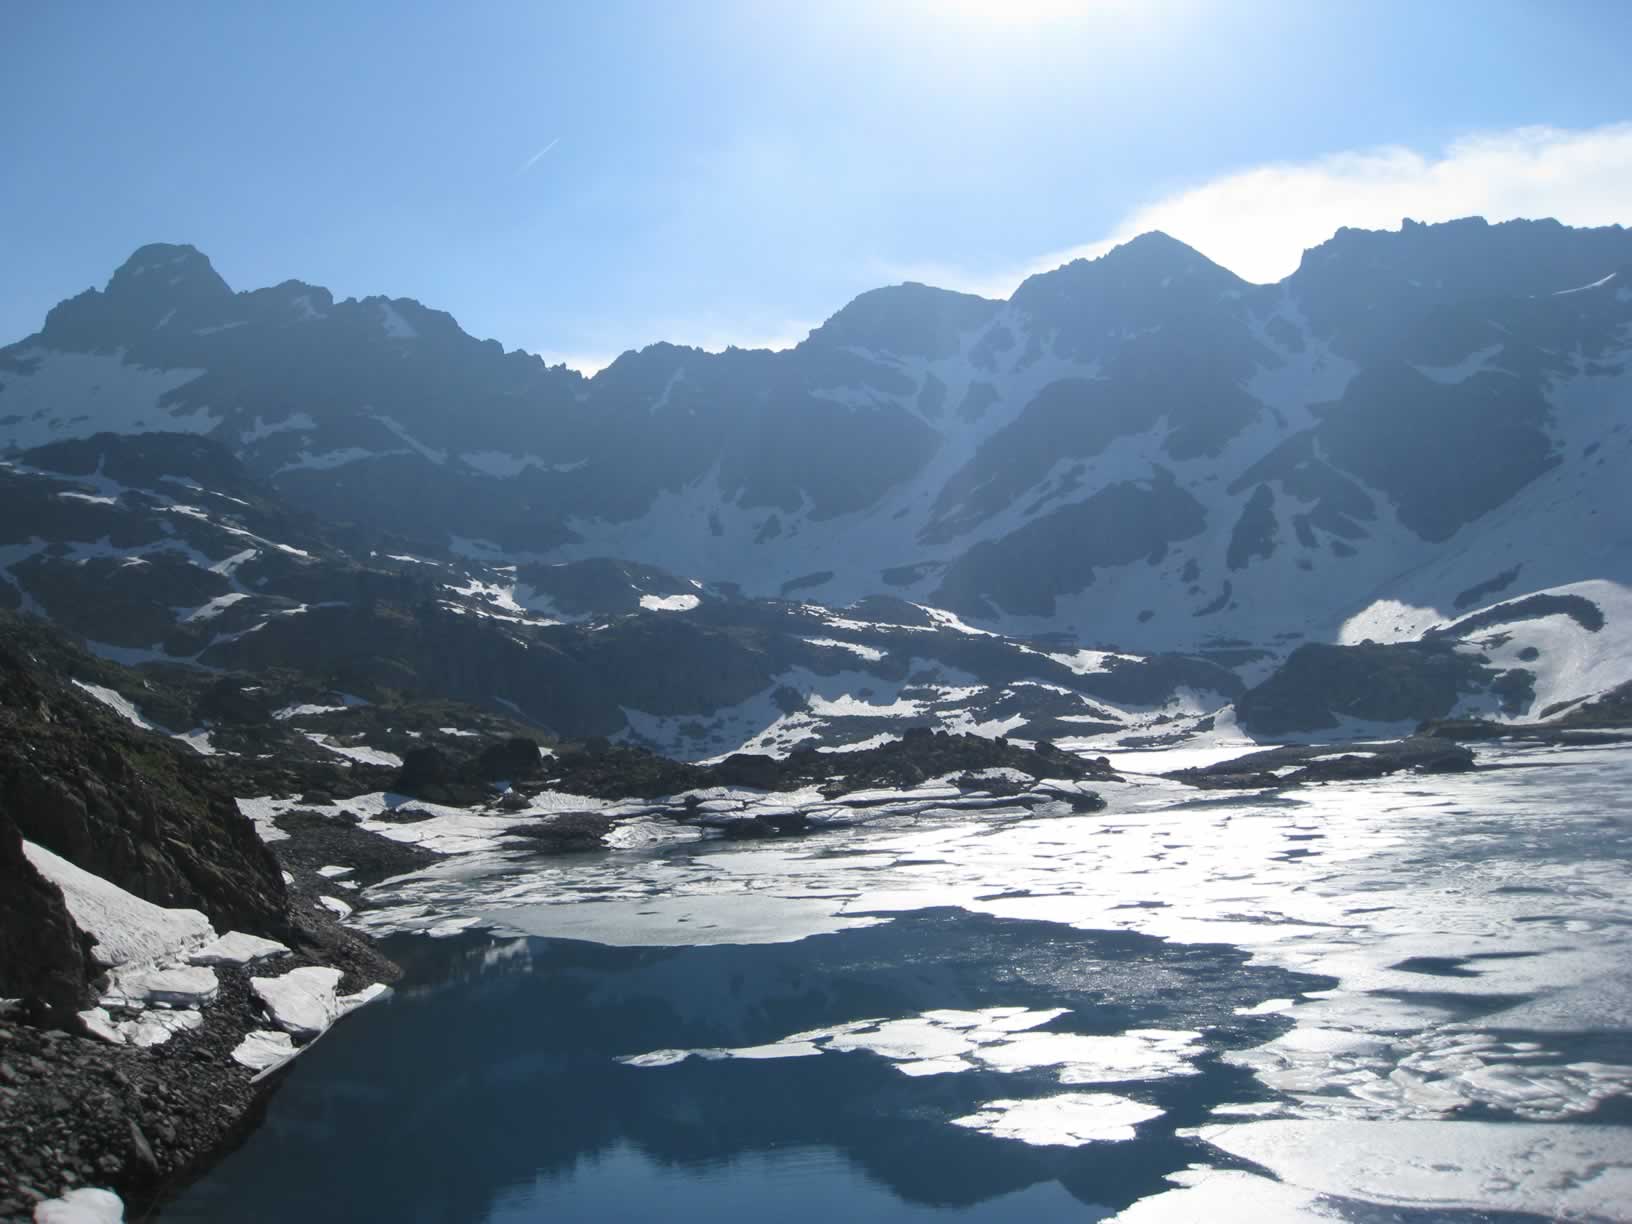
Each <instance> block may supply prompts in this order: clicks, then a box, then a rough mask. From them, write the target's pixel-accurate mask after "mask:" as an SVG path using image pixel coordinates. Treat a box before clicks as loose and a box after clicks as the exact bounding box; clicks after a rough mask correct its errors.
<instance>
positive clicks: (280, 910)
mask: <svg viewBox="0 0 1632 1224" xmlns="http://www.w3.org/2000/svg"><path fill="white" fill-rule="evenodd" d="M17 632H18V633H22V636H21V637H19V636H16V635H15V634H8V635H4V636H0V872H3V878H0V907H3V908H5V909H6V911H7V913H8V920H7V921H5V922H0V940H4V941H7V942H8V944H9V943H10V942H11V941H16V944H17V946H16V947H15V949H10V950H8V954H7V955H5V956H3V957H0V995H3V996H6V997H22V998H25V999H30V1000H34V1001H35V1004H34V1005H35V1006H37V1007H38V1008H40V1009H43V1010H44V1011H46V1012H49V1013H51V1014H52V1015H53V1016H54V1017H55V1018H56V1019H58V1020H59V1021H60V1020H62V1019H65V1018H66V1014H67V1013H68V1012H71V1011H73V1010H77V1008H78V1007H79V1006H82V1005H83V1003H82V1000H83V998H84V995H85V991H86V988H87V984H88V982H89V980H90V978H91V977H92V976H93V974H94V973H95V972H97V971H98V967H97V966H96V964H95V963H94V961H93V960H92V959H91V957H90V955H89V951H90V948H89V945H88V940H87V939H86V937H85V936H84V935H83V933H82V932H81V931H80V929H79V928H78V927H77V926H75V925H74V923H73V920H72V918H71V917H70V916H69V914H68V912H67V909H66V908H65V906H64V903H63V898H62V894H61V892H60V891H59V890H58V889H57V888H56V886H54V885H52V884H49V883H48V882H47V881H46V880H45V879H44V878H43V877H42V876H41V874H40V872H39V871H38V870H36V868H35V866H34V865H33V864H32V863H30V862H29V860H28V859H27V857H26V855H25V854H24V853H23V847H22V842H23V841H24V840H27V841H29V842H33V843H35V844H36V845H38V846H41V847H44V848H45V849H46V850H48V851H51V852H53V853H54V854H55V855H60V856H61V858H63V859H66V860H68V861H69V862H70V863H72V864H74V865H75V868H76V869H82V870H83V871H86V872H90V873H92V874H93V875H95V876H98V877H100V878H101V879H102V880H106V881H108V882H109V883H111V884H113V885H116V886H117V887H118V888H120V889H123V890H124V891H125V892H127V893H131V894H134V895H135V896H136V897H138V898H141V899H142V900H144V901H148V902H151V903H153V904H154V905H158V906H163V907H166V908H167V909H171V910H178V909H188V908H191V909H196V910H200V911H203V914H204V915H208V917H209V918H210V919H211V920H212V921H214V922H215V923H216V924H217V925H219V926H220V927H221V928H223V929H225V928H229V927H241V928H243V927H247V928H249V929H252V930H260V931H269V932H270V931H278V930H281V929H283V928H284V924H285V918H284V911H285V907H286V900H285V894H284V887H283V880H282V877H281V875H280V873H279V870H278V867H277V864H276V862H275V861H274V860H273V858H272V856H271V854H270V853H269V852H268V851H267V849H266V847H265V846H264V845H263V844H262V843H261V841H260V839H259V838H258V837H257V836H256V834H255V831H254V828H253V826H251V825H250V823H249V822H248V821H247V820H245V819H244V818H243V817H242V816H241V815H240V814H239V812H238V810H237V808H236V806H235V805H234V803H233V801H232V798H231V796H230V795H229V794H228V793H227V792H226V791H225V790H224V788H222V786H221V784H220V782H219V781H218V780H216V779H215V777H214V776H213V775H212V774H211V773H210V771H209V770H208V769H207V768H205V767H204V765H203V762H202V761H201V760H200V759H199V758H198V757H197V755H196V754H195V753H194V752H193V751H192V750H190V749H187V748H183V747H181V746H180V745H172V744H169V743H167V742H165V741H164V740H163V739H161V738H159V737H157V736H154V735H150V734H147V733H144V732H141V731H138V730H136V729H134V728H132V727H130V726H129V725H128V724H126V723H124V722H123V721H122V720H121V719H119V718H118V717H117V716H116V715H114V714H112V713H110V712H108V711H107V710H106V709H105V708H104V707H103V706H102V705H101V704H99V703H98V702H96V701H94V700H91V699H89V698H88V697H86V696H85V695H84V694H83V693H81V692H79V691H78V690H76V689H75V688H74V687H73V686H71V685H68V684H64V683H63V682H62V681H61V680H60V679H58V678H56V677H54V676H53V675H52V674H50V673H49V672H47V671H46V670H45V669H44V668H42V667H40V666H39V665H38V664H37V663H35V662H34V661H33V659H32V657H31V655H30V653H29V644H30V642H31V641H32V640H33V638H31V637H30V636H29V635H30V634H33V635H36V636H38V635H39V634H40V631H38V630H30V631H27V632H23V631H21V630H18V631H17ZM200 925H201V929H204V928H203V920H202V918H200ZM201 972H203V971H201Z"/></svg>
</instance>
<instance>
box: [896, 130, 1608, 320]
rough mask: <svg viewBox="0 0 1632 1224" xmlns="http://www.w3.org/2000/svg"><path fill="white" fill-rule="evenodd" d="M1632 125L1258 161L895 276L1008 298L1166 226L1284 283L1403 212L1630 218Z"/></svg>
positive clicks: (1246, 270) (1248, 273) (1431, 216)
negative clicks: (1350, 230) (1091, 228)
mask: <svg viewBox="0 0 1632 1224" xmlns="http://www.w3.org/2000/svg"><path fill="white" fill-rule="evenodd" d="M1629 201H1632V123H1616V124H1610V125H1607V126H1604V127H1598V128H1590V129H1586V130H1577V131H1571V130H1566V129H1560V128H1550V127H1526V128H1517V129H1514V130H1511V131H1505V132H1487V133H1481V134H1478V135H1473V136H1468V137H1465V138H1463V139H1461V140H1458V141H1456V142H1454V143H1452V144H1451V145H1449V146H1447V147H1446V148H1445V149H1443V150H1441V151H1439V152H1437V153H1427V154H1425V153H1421V152H1418V151H1416V150H1413V149H1407V148H1403V147H1400V146H1389V147H1385V148H1378V149H1366V150H1357V151H1351V152H1341V153H1333V154H1330V155H1328V156H1325V157H1320V158H1316V159H1315V160H1313V161H1308V162H1293V163H1276V164H1271V165H1264V166H1255V167H1250V168H1247V169H1243V170H1240V171H1237V172H1234V173H1231V174H1226V175H1223V176H1221V177H1219V178H1216V179H1212V180H1210V181H1208V182H1204V183H1200V184H1197V185H1196V186H1194V187H1190V188H1186V189H1184V190H1182V191H1178V192H1175V193H1173V194H1172V195H1169V196H1166V197H1164V198H1161V199H1158V200H1155V201H1153V202H1151V203H1149V204H1146V205H1144V206H1142V207H1139V208H1135V209H1134V210H1133V211H1131V212H1130V213H1129V214H1128V215H1127V216H1126V217H1124V218H1123V219H1122V221H1121V222H1119V223H1118V224H1117V225H1116V226H1115V227H1114V228H1113V230H1112V232H1111V233H1110V235H1109V236H1107V237H1105V238H1103V239H1101V240H1100V241H1097V242H1091V243H1087V244H1085V245H1082V246H1076V247H1069V248H1066V249H1065V250H1060V251H1051V252H1049V253H1047V254H1044V255H1040V256H1038V257H1037V258H1036V259H1032V260H1027V261H1026V262H1025V263H1023V264H1021V265H1018V266H1014V267H1010V268H1006V269H998V270H995V271H988V272H971V271H966V270H964V271H960V269H958V268H957V267H955V266H948V265H916V266H912V267H906V266H902V267H898V268H895V269H893V270H892V271H893V273H894V274H895V275H896V276H897V277H898V278H905V279H913V280H924V281H928V282H929V283H931V284H938V285H942V286H944V287H946V288H950V289H962V290H964V291H966V292H970V293H980V294H982V295H983V296H986V297H1007V296H1008V295H1009V294H1010V293H1012V292H1013V291H1014V289H1015V287H1016V286H1017V285H1018V284H1019V283H1020V282H1021V281H1022V280H1024V279H1025V278H1026V277H1027V276H1030V275H1032V274H1033V273H1035V272H1044V271H1048V270H1049V269H1051V268H1057V267H1059V266H1060V265H1061V264H1063V263H1068V262H1070V261H1071V260H1073V259H1085V258H1086V259H1093V258H1095V257H1097V256H1099V255H1102V254H1104V253H1105V252H1106V251H1107V250H1109V249H1110V248H1111V247H1113V246H1115V245H1117V244H1118V243H1121V242H1126V241H1127V240H1128V239H1129V238H1132V237H1135V236H1136V235H1138V234H1142V233H1144V232H1146V231H1147V230H1153V229H1159V230H1163V231H1165V232H1166V233H1168V234H1171V235H1172V236H1173V237H1175V238H1178V239H1180V240H1181V241H1183V242H1186V243H1189V244H1190V245H1191V246H1193V247H1195V248H1196V249H1197V250H1198V251H1200V252H1201V253H1202V254H1204V255H1206V256H1207V257H1208V258H1209V259H1212V260H1214V261H1215V262H1217V263H1220V264H1222V265H1224V266H1225V267H1226V268H1229V269H1230V270H1231V271H1233V272H1235V273H1236V274H1237V275H1239V276H1242V277H1245V278H1246V279H1247V280H1249V281H1256V282H1260V283H1262V282H1268V281H1276V280H1279V279H1281V278H1282V277H1283V276H1286V275H1287V274H1289V273H1290V272H1292V271H1293V270H1294V269H1296V268H1297V266H1298V260H1299V259H1300V258H1301V256H1302V254H1303V252H1304V250H1305V249H1306V248H1308V247H1312V246H1316V245H1318V244H1319V243H1321V242H1324V241H1325V240H1326V239H1328V238H1330V237H1331V236H1332V234H1333V233H1334V232H1335V231H1336V230H1337V229H1338V228H1339V227H1341V226H1345V225H1348V226H1354V227H1357V228H1362V229H1397V228H1399V225H1400V221H1401V219H1402V218H1405V217H1410V218H1412V219H1413V220H1417V221H1449V220H1453V219H1455V218H1457V217H1468V216H1482V217H1484V218H1486V219H1487V220H1489V221H1493V222H1494V221H1506V220H1510V219H1512V218H1514V217H1556V218H1557V219H1558V220H1560V221H1562V222H1564V223H1565V224H1566V225H1613V224H1617V223H1620V224H1624V223H1626V222H1628V221H1629V220H1632V215H1629V204H1628V202H1629Z"/></svg>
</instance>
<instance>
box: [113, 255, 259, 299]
mask: <svg viewBox="0 0 1632 1224" xmlns="http://www.w3.org/2000/svg"><path fill="white" fill-rule="evenodd" d="M106 292H107V295H108V297H109V298H112V299H115V300H120V299H133V300H135V299H139V300H140V301H141V302H143V303H144V304H146V305H148V306H171V305H180V304H184V303H185V304H195V303H204V302H210V301H225V300H227V299H230V298H231V297H232V289H231V287H229V286H228V284H227V282H226V281H224V280H222V279H221V275H220V273H218V272H217V271H216V270H215V267H214V266H213V265H212V264H211V263H210V259H209V256H207V255H205V254H204V253H203V252H202V251H200V250H199V249H198V248H197V247H195V246H189V245H185V244H181V245H177V244H174V243H168V242H152V243H149V244H148V245H147V246H144V247H139V248H137V250H136V252H135V253H134V254H133V255H131V257H130V258H129V259H127V260H125V262H124V263H123V264H121V265H120V267H119V270H118V271H116V272H115V273H114V274H113V277H112V279H111V280H109V281H108V287H107V290H106Z"/></svg>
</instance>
